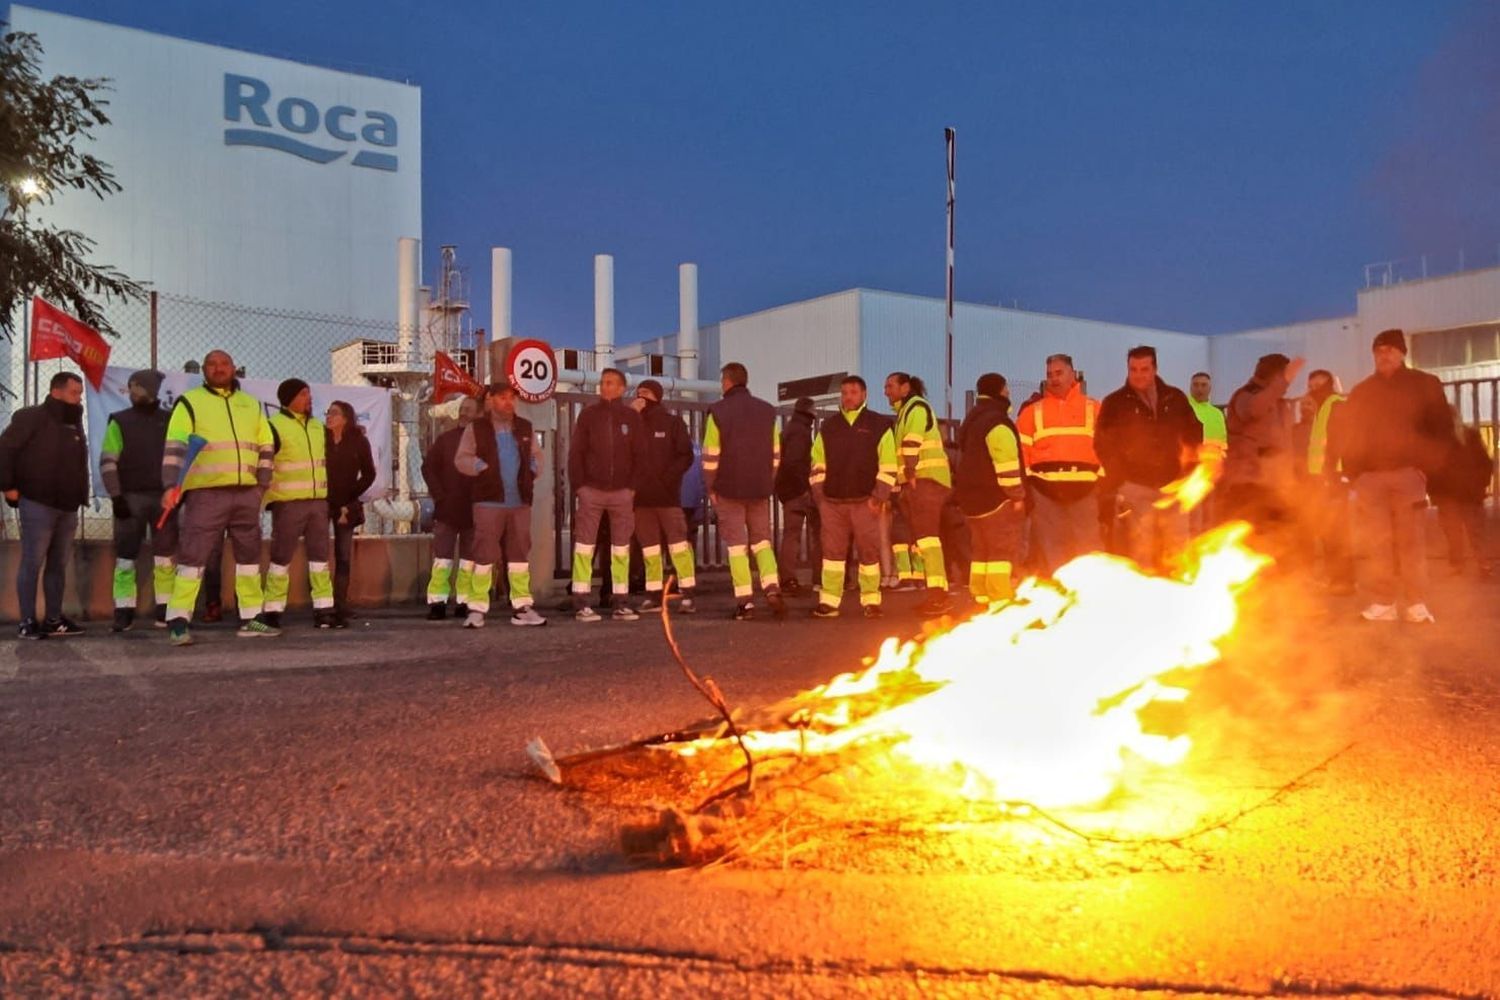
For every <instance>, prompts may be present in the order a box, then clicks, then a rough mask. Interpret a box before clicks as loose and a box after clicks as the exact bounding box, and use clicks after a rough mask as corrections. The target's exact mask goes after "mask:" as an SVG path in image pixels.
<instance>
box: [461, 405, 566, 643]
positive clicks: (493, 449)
mask: <svg viewBox="0 0 1500 1000" xmlns="http://www.w3.org/2000/svg"><path fill="white" fill-rule="evenodd" d="M454 464H455V465H456V466H457V468H458V471H459V472H461V473H463V474H464V475H466V476H473V477H474V485H473V487H472V489H471V491H470V495H471V496H472V497H473V499H474V581H473V589H472V590H471V591H470V592H469V614H468V617H467V619H466V620H465V621H464V628H483V627H484V616H485V614H486V613H487V612H488V611H489V610H490V589H491V587H492V586H493V585H494V579H495V576H494V574H495V564H496V563H497V562H499V560H500V559H501V557H504V559H505V578H506V583H507V584H508V589H509V591H510V606H511V616H510V623H511V624H512V625H545V624H547V619H545V618H543V617H542V616H541V615H539V614H537V612H536V608H535V607H534V604H535V603H536V602H535V601H534V600H533V599H532V597H531V498H532V485H533V483H535V481H536V473H537V455H536V453H535V451H534V450H533V449H532V437H531V421H529V420H527V419H526V418H525V417H522V416H518V415H517V414H516V390H515V388H514V387H512V386H511V385H510V384H509V383H506V382H496V383H494V384H492V385H491V386H490V387H489V388H488V389H486V390H485V393H484V415H483V416H481V417H479V418H478V419H476V420H475V421H474V422H473V423H472V424H470V425H469V426H468V427H467V428H466V429H465V430H464V433H463V437H461V438H460V439H459V442H458V454H457V455H456V456H455V457H454Z"/></svg>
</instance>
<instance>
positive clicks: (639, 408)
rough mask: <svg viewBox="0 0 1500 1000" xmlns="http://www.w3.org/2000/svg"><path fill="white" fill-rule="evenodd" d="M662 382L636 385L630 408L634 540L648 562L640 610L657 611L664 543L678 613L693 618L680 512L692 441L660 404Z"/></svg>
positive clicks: (688, 551)
mask: <svg viewBox="0 0 1500 1000" xmlns="http://www.w3.org/2000/svg"><path fill="white" fill-rule="evenodd" d="M661 397H662V388H661V383H660V382H658V381H656V380H655V379H650V378H648V379H646V380H645V381H644V382H642V383H641V384H640V385H638V386H636V387H635V402H634V403H632V404H631V406H632V407H633V408H634V409H635V411H636V412H637V413H639V414H640V415H641V431H642V441H643V443H642V445H641V460H640V464H639V465H638V466H637V467H636V470H635V540H636V541H637V542H640V544H641V558H642V560H643V561H644V562H645V564H646V600H645V602H644V603H643V604H642V605H641V610H642V611H659V610H661V600H662V592H663V589H664V588H665V585H666V583H665V579H664V576H665V566H664V564H663V561H662V544H663V543H665V544H666V551H667V555H668V556H669V557H670V558H671V560H672V568H673V569H674V570H675V571H676V572H677V589H678V590H679V591H680V592H681V594H682V604H681V610H682V611H683V612H684V613H686V614H692V613H693V612H694V611H695V610H697V609H696V608H694V606H693V590H694V588H696V587H697V586H698V580H697V578H696V575H695V571H694V566H693V546H692V544H691V543H689V542H688V535H687V517H686V516H685V515H684V514H683V511H682V477H683V476H684V475H685V474H686V473H687V471H688V469H691V468H692V467H693V439H692V438H691V437H689V436H688V431H687V425H686V424H684V423H683V422H682V418H681V417H679V416H678V415H677V414H675V413H673V412H672V411H670V410H668V409H667V408H666V407H664V406H662V405H661Z"/></svg>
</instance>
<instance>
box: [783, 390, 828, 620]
mask: <svg viewBox="0 0 1500 1000" xmlns="http://www.w3.org/2000/svg"><path fill="white" fill-rule="evenodd" d="M816 417H817V410H816V409H815V408H814V407H813V401H812V400H811V399H810V398H808V397H807V396H803V397H802V398H801V399H799V400H797V405H796V407H795V408H794V409H793V410H792V415H791V416H790V417H787V418H786V422H785V424H784V425H783V426H782V428H781V467H780V468H779V469H777V470H776V499H778V500H780V501H781V545H780V546H779V547H778V548H777V550H776V568H777V569H778V570H779V571H780V573H781V590H782V592H783V593H785V594H787V595H788V596H791V597H795V596H796V595H797V594H798V593H799V592H800V591H801V590H802V584H801V583H800V582H798V580H797V565H798V562H799V559H798V555H799V554H800V552H801V549H802V526H803V525H804V524H805V525H807V555H808V559H807V564H808V565H809V566H816V567H820V566H822V564H823V557H822V541H821V539H820V538H819V537H818V535H819V531H820V523H821V522H820V521H819V519H818V505H817V503H816V502H814V500H813V496H812V490H811V489H810V488H809V485H808V481H809V480H810V479H811V478H812V444H813V422H814V420H815V418H816Z"/></svg>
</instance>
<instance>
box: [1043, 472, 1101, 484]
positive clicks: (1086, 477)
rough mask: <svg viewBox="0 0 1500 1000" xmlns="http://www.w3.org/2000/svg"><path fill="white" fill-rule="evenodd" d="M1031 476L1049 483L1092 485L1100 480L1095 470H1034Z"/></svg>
mask: <svg viewBox="0 0 1500 1000" xmlns="http://www.w3.org/2000/svg"><path fill="white" fill-rule="evenodd" d="M1031 474H1032V475H1033V476H1035V477H1036V478H1037V479H1042V480H1045V481H1047V482H1049V483H1092V482H1095V481H1096V480H1098V478H1099V472H1098V471H1097V470H1094V469H1046V470H1043V469H1032V470H1031Z"/></svg>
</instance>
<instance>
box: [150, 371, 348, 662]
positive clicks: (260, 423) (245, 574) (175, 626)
mask: <svg viewBox="0 0 1500 1000" xmlns="http://www.w3.org/2000/svg"><path fill="white" fill-rule="evenodd" d="M194 437H196V438H199V439H201V447H200V448H199V449H198V450H197V451H196V452H193V451H190V439H191V438H194ZM192 444H195V445H196V444H199V442H192ZM275 451H276V444H275V438H273V437H272V435H271V424H270V422H269V421H268V420H267V419H266V416H265V409H264V407H262V406H261V403H260V400H258V399H256V398H255V397H253V396H251V395H250V394H249V393H246V392H244V391H242V390H241V389H240V383H239V379H237V378H236V377H235V368H234V359H233V358H231V357H230V356H229V352H228V351H218V350H216V351H209V352H208V355H207V357H205V358H204V359H203V384H202V385H201V386H198V387H196V388H193V389H189V390H188V391H187V392H184V393H183V394H182V395H181V396H179V397H178V399H177V403H176V405H174V406H173V407H172V415H171V418H170V419H169V420H168V422H167V443H166V447H165V448H164V450H163V455H162V466H161V471H162V485H163V486H165V487H166V495H165V496H164V497H163V500H162V506H163V508H164V509H165V510H167V511H170V510H173V509H174V508H176V507H177V506H178V505H179V504H181V505H182V514H181V521H180V523H179V525H178V528H179V534H180V536H181V541H180V544H179V545H178V549H177V575H176V579H175V580H174V581H173V585H172V599H171V600H170V601H168V602H167V625H168V628H169V629H170V631H171V640H172V644H173V645H174V646H186V645H189V644H191V643H192V641H193V637H192V634H191V632H189V630H188V623H189V621H190V620H191V619H192V616H193V606H194V605H195V604H196V603H197V602H198V589H199V588H200V587H201V586H202V584H203V565H204V562H205V561H206V560H207V559H208V557H209V554H210V553H211V552H213V549H214V544H215V542H216V541H217V540H218V539H219V537H220V536H222V535H223V534H224V532H225V531H228V532H229V543H230V545H231V547H232V550H233V552H234V562H235V567H234V591H235V598H236V601H237V603H238V605H239V612H240V628H239V632H238V633H237V634H238V635H240V636H241V637H243V638H259V637H263V636H276V635H280V634H281V632H280V631H279V630H278V629H276V628H274V627H272V626H271V625H269V624H267V623H266V621H265V618H264V615H263V614H262V609H263V603H264V594H263V591H262V589H261V581H260V543H261V532H260V507H261V497H262V496H263V495H264V493H265V490H266V488H267V487H268V486H270V484H271V469H272V464H273V460H274V456H275ZM325 516H326V511H325Z"/></svg>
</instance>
